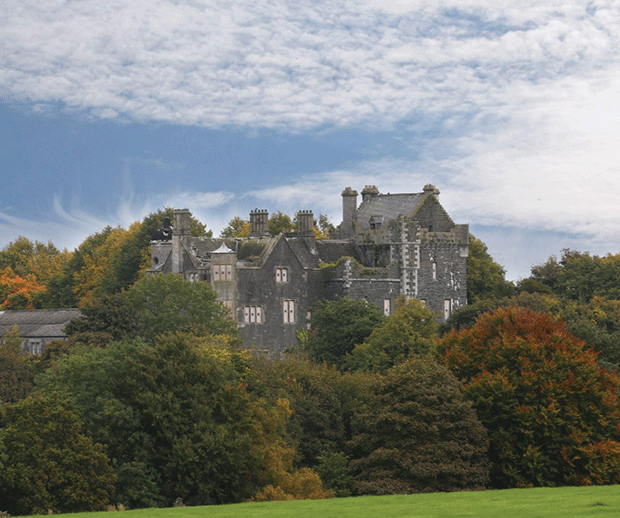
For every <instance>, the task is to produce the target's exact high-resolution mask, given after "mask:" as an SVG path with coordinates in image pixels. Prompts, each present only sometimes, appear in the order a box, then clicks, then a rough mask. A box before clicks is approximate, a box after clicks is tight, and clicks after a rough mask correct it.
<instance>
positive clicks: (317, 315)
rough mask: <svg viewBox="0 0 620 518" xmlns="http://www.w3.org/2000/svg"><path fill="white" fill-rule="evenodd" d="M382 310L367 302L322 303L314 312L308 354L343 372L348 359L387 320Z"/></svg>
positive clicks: (337, 300) (326, 301)
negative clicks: (341, 369)
mask: <svg viewBox="0 0 620 518" xmlns="http://www.w3.org/2000/svg"><path fill="white" fill-rule="evenodd" d="M384 318H385V317H384V315H383V312H382V311H381V309H379V307H378V306H377V305H375V304H369V303H368V302H367V301H365V300H353V299H349V298H340V299H336V300H322V301H320V302H318V303H317V304H316V305H315V306H314V308H313V310H312V322H311V327H310V332H309V333H308V339H307V341H306V345H305V347H306V351H307V352H308V355H309V357H310V359H311V360H313V361H315V362H327V363H329V364H332V365H336V366H337V367H339V368H342V367H343V366H344V364H345V361H346V358H347V355H348V354H350V353H351V351H353V349H354V348H355V346H356V345H358V344H361V343H362V342H363V341H364V340H365V339H366V338H368V336H370V333H372V331H373V329H374V328H375V327H377V326H378V325H379V324H381V323H382V322H383V320H384Z"/></svg>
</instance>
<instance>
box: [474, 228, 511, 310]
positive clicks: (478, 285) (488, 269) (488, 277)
mask: <svg viewBox="0 0 620 518" xmlns="http://www.w3.org/2000/svg"><path fill="white" fill-rule="evenodd" d="M513 293H514V285H513V284H512V283H511V282H509V281H506V271H505V270H504V268H503V267H502V266H500V265H499V264H497V263H496V262H495V261H494V260H493V258H492V257H491V256H490V255H489V252H488V249H487V246H486V245H485V244H484V243H483V242H482V241H481V240H480V239H478V238H477V237H475V236H474V235H473V234H469V255H468V257H467V300H468V302H469V303H475V302H479V301H481V300H484V299H489V298H491V299H492V298H498V297H506V296H509V295H512V294H513Z"/></svg>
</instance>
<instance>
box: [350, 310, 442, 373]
mask: <svg viewBox="0 0 620 518" xmlns="http://www.w3.org/2000/svg"><path fill="white" fill-rule="evenodd" d="M435 317H436V315H435V314H434V313H433V312H432V311H431V310H430V309H428V308H427V307H426V306H425V305H424V304H423V303H421V302H420V301H418V300H415V299H413V300H405V299H399V300H398V301H397V303H396V308H395V310H394V313H393V314H392V315H390V316H389V317H388V318H387V319H386V320H385V322H383V324H381V325H379V326H378V327H375V328H374V330H373V331H372V333H371V334H370V336H369V337H368V338H367V339H366V340H365V341H364V342H363V343H361V344H359V345H356V346H355V348H354V349H353V351H352V352H351V356H350V357H349V358H348V360H347V367H348V368H351V369H361V370H374V371H380V372H385V371H386V370H387V369H389V368H390V367H393V366H394V365H396V364H397V363H401V362H403V361H405V360H406V359H408V358H410V357H412V356H419V357H422V356H425V355H426V354H428V352H429V350H430V348H431V346H432V345H433V344H434V341H435V339H436V338H437V329H438V325H437V322H436V321H435Z"/></svg>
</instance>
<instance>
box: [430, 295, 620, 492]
mask: <svg viewBox="0 0 620 518" xmlns="http://www.w3.org/2000/svg"><path fill="white" fill-rule="evenodd" d="M437 354H438V357H439V358H440V359H441V361H442V362H443V363H445V365H447V366H448V367H449V368H450V370H451V371H452V372H453V373H454V374H455V375H456V376H457V377H458V378H460V379H463V380H464V381H465V385H464V393H465V395H466V397H467V398H468V399H470V400H471V401H472V402H473V405H474V408H475V409H476V411H477V412H478V415H479V417H480V419H481V420H482V422H483V424H484V425H485V426H486V428H487V429H488V430H489V437H490V441H491V445H490V450H489V455H490V459H491V462H492V469H491V481H492V484H493V486H494V487H496V488H506V487H516V486H556V485H565V484H592V483H599V481H600V480H605V481H606V482H613V481H614V480H620V474H619V473H618V471H613V470H607V471H605V470H603V473H602V474H601V469H600V466H599V467H597V468H596V470H593V467H592V466H594V465H595V464H596V462H597V459H596V457H595V455H597V454H598V453H597V452H600V451H601V449H605V451H606V452H607V456H606V459H607V460H606V468H607V469H608V468H610V467H613V466H617V465H618V462H620V457H618V456H617V454H618V452H620V449H619V447H620V443H619V442H618V441H619V440H620V402H619V399H618V389H619V388H620V379H619V378H618V377H617V376H616V375H614V374H612V373H610V372H608V371H606V370H604V369H601V368H599V366H598V365H597V363H596V353H595V352H594V351H592V350H585V349H584V343H583V342H582V341H581V340H578V339H576V338H575V337H574V336H572V335H571V334H569V333H568V332H567V331H566V328H565V325H564V324H563V323H562V322H561V321H559V320H558V319H556V318H554V317H552V316H551V315H548V314H545V313H536V312H534V311H532V310H529V309H524V308H518V307H508V308H499V309H497V310H495V311H493V312H490V313H487V314H484V315H482V316H481V317H480V318H478V320H477V321H476V323H475V324H474V325H473V326H472V327H471V328H469V329H464V330H461V331H452V332H450V333H448V334H447V335H445V336H444V337H443V339H442V340H441V341H440V343H439V345H438V348H437ZM614 483H615V482H614Z"/></svg>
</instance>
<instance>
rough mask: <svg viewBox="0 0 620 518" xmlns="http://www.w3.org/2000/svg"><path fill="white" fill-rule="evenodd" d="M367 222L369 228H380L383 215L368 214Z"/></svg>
mask: <svg viewBox="0 0 620 518" xmlns="http://www.w3.org/2000/svg"><path fill="white" fill-rule="evenodd" d="M368 224H369V225H370V229H371V230H376V229H378V228H381V226H382V225H383V215H382V214H381V215H375V216H370V219H369V220H368Z"/></svg>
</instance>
